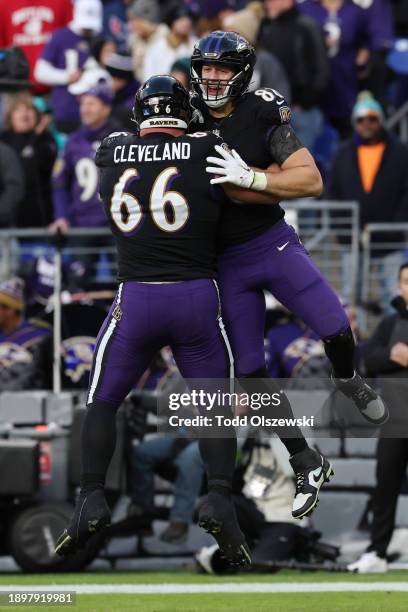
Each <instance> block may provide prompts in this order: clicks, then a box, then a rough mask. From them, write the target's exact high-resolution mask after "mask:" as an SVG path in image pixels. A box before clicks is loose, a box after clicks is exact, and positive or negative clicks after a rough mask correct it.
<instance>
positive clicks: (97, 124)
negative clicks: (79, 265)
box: [48, 81, 121, 233]
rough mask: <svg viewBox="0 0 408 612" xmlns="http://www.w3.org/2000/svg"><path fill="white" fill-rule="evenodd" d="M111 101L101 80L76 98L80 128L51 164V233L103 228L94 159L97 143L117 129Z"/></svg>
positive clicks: (119, 127)
mask: <svg viewBox="0 0 408 612" xmlns="http://www.w3.org/2000/svg"><path fill="white" fill-rule="evenodd" d="M113 98H114V92H113V90H112V89H111V88H110V87H109V84H107V83H106V82H104V81H102V82H101V83H97V84H96V85H93V86H91V87H89V88H88V89H87V91H85V92H84V93H83V94H82V95H80V96H78V99H79V107H80V116H81V124H82V125H81V127H80V128H79V129H78V130H76V131H75V132H73V133H72V134H71V135H70V137H69V138H68V140H67V142H66V144H65V148H64V151H63V153H62V156H61V157H60V158H59V159H57V161H56V163H55V165H54V171H53V177H52V182H53V204H54V221H53V223H51V225H50V226H49V228H48V229H49V231H50V232H51V233H56V232H58V231H61V232H63V233H65V232H67V231H68V229H69V227H70V226H72V227H106V216H105V213H104V211H103V209H102V207H101V205H100V201H99V197H98V173H97V170H96V166H95V162H94V159H95V151H96V149H97V148H98V146H99V144H100V142H101V141H102V140H103V139H104V138H105V137H106V136H108V134H110V133H112V132H116V131H118V130H120V129H121V126H120V124H118V122H117V121H114V120H113V119H111V117H110V115H111V112H112V103H113ZM84 168H85V169H86V179H85V180H84V172H85V170H84Z"/></svg>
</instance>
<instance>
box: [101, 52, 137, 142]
mask: <svg viewBox="0 0 408 612" xmlns="http://www.w3.org/2000/svg"><path fill="white" fill-rule="evenodd" d="M105 68H106V70H107V71H108V72H109V74H110V76H111V87H112V89H113V91H114V94H115V95H114V98H113V103H112V106H113V109H112V117H114V118H115V119H116V120H117V121H118V123H119V124H120V125H121V129H123V130H126V131H128V132H131V131H134V129H135V123H134V122H133V121H132V120H131V109H132V108H133V105H134V102H135V95H136V92H137V90H138V89H139V87H140V83H139V81H136V79H135V78H134V76H133V63H132V58H131V56H130V55H129V54H127V53H111V54H110V55H108V56H107V57H106V59H105Z"/></svg>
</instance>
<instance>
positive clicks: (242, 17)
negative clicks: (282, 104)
mask: <svg viewBox="0 0 408 612" xmlns="http://www.w3.org/2000/svg"><path fill="white" fill-rule="evenodd" d="M262 16H263V8H262V4H261V3H260V2H251V3H250V4H249V5H248V7H247V8H246V9H243V10H242V11H238V12H236V13H232V14H230V15H227V16H226V17H225V19H224V21H223V24H222V26H223V29H224V30H226V31H232V32H237V33H238V34H241V36H244V38H246V39H247V40H248V42H250V43H251V45H254V46H255V45H256V40H257V36H258V31H259V27H260V25H261V19H262ZM261 87H271V88H273V89H276V90H277V91H279V93H281V94H282V95H283V96H284V97H285V98H286V100H287V101H288V103H289V104H290V101H291V95H290V85H289V82H288V78H287V76H286V73H285V70H284V68H283V66H282V65H281V63H280V61H279V60H278V59H277V58H276V57H275V56H274V55H273V54H272V53H270V52H269V51H266V50H265V49H258V50H257V53H256V64H255V68H254V74H253V77H252V81H251V84H250V88H251V89H259V88H261Z"/></svg>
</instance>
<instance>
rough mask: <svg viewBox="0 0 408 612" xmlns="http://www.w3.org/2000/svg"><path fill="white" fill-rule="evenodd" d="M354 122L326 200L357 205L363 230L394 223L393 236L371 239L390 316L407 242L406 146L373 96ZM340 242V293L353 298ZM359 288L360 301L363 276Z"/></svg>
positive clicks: (361, 102) (359, 105)
mask: <svg viewBox="0 0 408 612" xmlns="http://www.w3.org/2000/svg"><path fill="white" fill-rule="evenodd" d="M351 118H352V124H353V128H354V134H353V137H352V138H351V139H349V140H347V141H345V142H344V143H343V144H342V146H341V147H339V149H338V150H337V152H336V154H335V156H334V159H333V162H332V168H331V173H330V181H329V185H328V189H327V192H326V196H327V198H328V199H330V200H336V201H342V200H343V201H356V202H358V204H359V220H360V230H361V231H362V230H363V229H364V227H365V226H366V225H367V224H368V223H389V224H392V223H394V224H395V230H393V231H392V232H391V231H389V232H386V233H384V232H375V233H374V234H373V235H372V251H371V253H372V257H373V258H374V262H375V263H376V265H378V269H379V270H380V273H379V275H378V276H379V281H380V282H379V284H380V294H379V300H380V302H381V306H382V308H383V309H384V310H385V311H386V312H388V311H390V302H391V299H392V298H393V295H394V292H395V288H396V287H395V270H396V269H397V268H398V266H399V265H400V263H401V260H402V252H401V251H400V249H401V248H402V246H403V244H404V243H405V236H404V234H403V233H402V232H401V231H399V228H398V224H399V223H400V222H404V221H408V182H407V168H408V148H407V146H406V145H405V144H403V143H402V142H400V141H399V140H398V138H396V137H395V136H394V135H393V134H391V133H389V132H388V131H387V130H386V129H385V126H384V114H383V110H382V108H381V106H380V104H379V103H378V101H377V100H375V99H374V98H373V97H372V95H371V94H370V93H369V92H362V93H361V94H360V95H359V97H358V98H357V101H356V103H355V105H354V107H353V111H352V116H351ZM338 240H339V242H340V243H341V244H343V245H344V253H343V254H342V259H341V263H342V285H343V287H342V294H343V295H344V297H345V298H346V299H350V297H351V291H352V287H351V278H350V263H351V259H350V257H351V255H350V240H349V239H348V238H346V237H345V236H339V237H338ZM383 245H386V246H385V247H384V246H383ZM377 274H378V273H377ZM356 290H357V303H358V302H359V300H361V295H360V291H361V276H359V278H358V282H357V283H356Z"/></svg>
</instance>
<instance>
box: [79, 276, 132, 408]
mask: <svg viewBox="0 0 408 612" xmlns="http://www.w3.org/2000/svg"><path fill="white" fill-rule="evenodd" d="M122 288H123V283H120V285H119V288H118V295H117V299H116V306H118V305H119V304H120V300H121V297H122ZM117 323H118V321H117V319H115V317H112V318H111V321H110V323H109V326H108V329H107V330H106V332H105V333H104V335H103V336H102V338H101V341H100V344H99V347H98V351H97V353H96V357H95V368H94V373H93V377H92V381H91V383H90V388H89V394H88V400H87V404H92V402H93V396H94V393H95V390H96V387H97V386H98V382H99V377H100V375H101V370H102V362H103V356H104V353H105V349H106V345H107V344H108V342H109V339H110V337H111V336H112V334H113V331H114V329H115V327H116V325H117Z"/></svg>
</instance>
